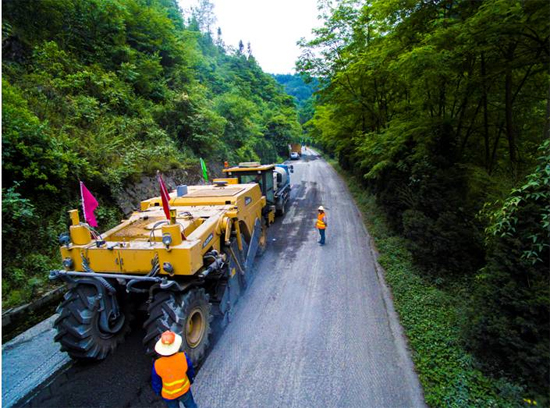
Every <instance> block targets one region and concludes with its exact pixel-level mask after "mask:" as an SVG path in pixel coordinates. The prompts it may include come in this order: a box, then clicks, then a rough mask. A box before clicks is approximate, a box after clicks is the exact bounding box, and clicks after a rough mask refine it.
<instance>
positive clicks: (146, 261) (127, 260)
mask: <svg viewBox="0 0 550 408" xmlns="http://www.w3.org/2000/svg"><path fill="white" fill-rule="evenodd" d="M155 252H156V251H154V250H148V249H121V250H119V251H118V255H119V257H120V260H121V261H119V262H120V264H121V265H122V267H121V270H122V272H125V273H137V274H142V273H149V272H150V271H151V268H152V265H151V260H152V259H153V258H154V257H155ZM161 266H162V265H161ZM94 270H95V269H94Z"/></svg>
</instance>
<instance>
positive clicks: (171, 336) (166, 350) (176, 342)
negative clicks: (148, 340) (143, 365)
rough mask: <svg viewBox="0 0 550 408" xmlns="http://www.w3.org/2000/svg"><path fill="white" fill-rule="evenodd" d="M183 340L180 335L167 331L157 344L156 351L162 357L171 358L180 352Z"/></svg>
mask: <svg viewBox="0 0 550 408" xmlns="http://www.w3.org/2000/svg"><path fill="white" fill-rule="evenodd" d="M182 342H183V339H182V338H181V336H180V335H179V334H176V333H174V332H172V331H169V330H166V331H165V332H164V333H162V336H160V339H158V341H157V344H155V351H156V352H157V353H159V354H160V355H161V356H171V355H172V354H176V353H177V352H178V351H180V346H181V343H182Z"/></svg>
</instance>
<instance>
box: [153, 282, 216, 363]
mask: <svg viewBox="0 0 550 408" xmlns="http://www.w3.org/2000/svg"><path fill="white" fill-rule="evenodd" d="M211 311H212V305H211V304H210V303H209V296H208V295H207V294H206V292H205V291H204V289H202V288H201V289H193V290H190V291H189V292H186V293H184V294H180V293H174V292H169V291H161V292H157V293H156V295H155V297H154V299H153V301H152V302H151V304H150V305H149V308H148V312H149V318H148V319H147V320H146V321H145V323H144V324H143V327H144V328H145V329H146V335H145V338H144V339H143V344H144V345H145V347H146V348H147V353H148V354H150V355H154V353H155V343H156V342H157V340H158V339H159V338H160V336H161V334H162V333H164V332H165V331H166V330H172V331H173V332H174V333H177V334H179V335H180V336H182V337H183V343H182V349H183V351H185V353H186V354H187V355H188V356H189V358H190V359H191V361H192V362H193V364H194V365H195V366H198V365H200V363H201V362H202V360H203V359H204V356H205V354H206V350H207V349H208V345H209V344H210V332H211V324H210V323H211V321H212V313H211Z"/></svg>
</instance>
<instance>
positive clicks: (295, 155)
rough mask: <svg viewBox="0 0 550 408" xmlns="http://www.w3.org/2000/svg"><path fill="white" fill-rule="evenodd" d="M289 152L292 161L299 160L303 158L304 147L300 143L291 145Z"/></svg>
mask: <svg viewBox="0 0 550 408" xmlns="http://www.w3.org/2000/svg"><path fill="white" fill-rule="evenodd" d="M288 150H289V153H290V158H291V159H292V160H296V159H299V158H300V157H301V156H302V145H301V144H300V143H291V144H289V145H288Z"/></svg>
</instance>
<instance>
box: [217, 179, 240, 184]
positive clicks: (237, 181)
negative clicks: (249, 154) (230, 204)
mask: <svg viewBox="0 0 550 408" xmlns="http://www.w3.org/2000/svg"><path fill="white" fill-rule="evenodd" d="M221 181H225V182H226V183H227V184H239V179H238V178H215V179H214V180H212V182H213V183H216V182H221Z"/></svg>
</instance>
